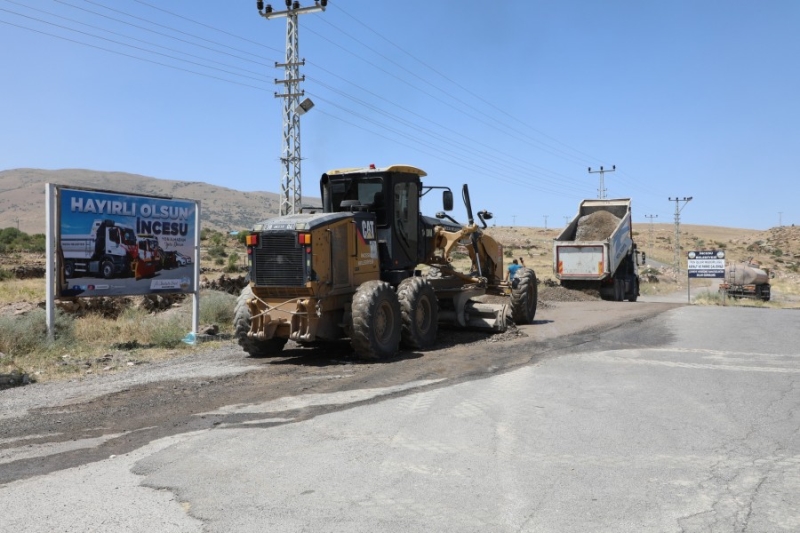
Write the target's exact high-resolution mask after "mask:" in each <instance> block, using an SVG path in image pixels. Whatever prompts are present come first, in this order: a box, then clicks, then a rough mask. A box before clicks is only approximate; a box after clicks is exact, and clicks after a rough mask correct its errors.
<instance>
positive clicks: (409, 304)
mask: <svg viewBox="0 0 800 533" xmlns="http://www.w3.org/2000/svg"><path fill="white" fill-rule="evenodd" d="M397 298H398V300H399V301H400V316H401V318H402V329H401V332H400V342H401V343H402V344H403V346H406V347H408V348H412V349H416V350H425V349H427V348H430V347H431V346H433V344H434V343H435V342H436V333H437V332H438V330H439V305H438V303H437V300H436V291H434V290H433V287H432V286H431V284H430V283H429V282H428V281H427V280H425V279H424V278H420V277H413V278H406V279H404V280H403V281H401V282H400V285H399V286H398V287H397Z"/></svg>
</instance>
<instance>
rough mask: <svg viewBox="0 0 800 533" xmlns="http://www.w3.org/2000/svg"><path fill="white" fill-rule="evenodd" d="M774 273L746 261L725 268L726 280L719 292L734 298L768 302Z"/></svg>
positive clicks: (721, 284)
mask: <svg viewBox="0 0 800 533" xmlns="http://www.w3.org/2000/svg"><path fill="white" fill-rule="evenodd" d="M771 276H772V273H771V272H769V271H768V270H766V269H762V268H759V267H758V266H757V265H755V264H753V263H751V262H749V261H746V262H742V263H734V264H731V265H728V266H726V267H725V280H724V281H723V282H722V283H720V284H719V292H720V293H724V294H727V295H728V296H731V297H733V298H753V299H757V300H763V301H765V302H768V301H769V299H770V296H771V295H770V285H769V280H770V277H771Z"/></svg>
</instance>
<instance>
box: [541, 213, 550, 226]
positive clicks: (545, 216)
mask: <svg viewBox="0 0 800 533" xmlns="http://www.w3.org/2000/svg"><path fill="white" fill-rule="evenodd" d="M542 216H543V217H544V229H547V217H549V216H550V215H542Z"/></svg>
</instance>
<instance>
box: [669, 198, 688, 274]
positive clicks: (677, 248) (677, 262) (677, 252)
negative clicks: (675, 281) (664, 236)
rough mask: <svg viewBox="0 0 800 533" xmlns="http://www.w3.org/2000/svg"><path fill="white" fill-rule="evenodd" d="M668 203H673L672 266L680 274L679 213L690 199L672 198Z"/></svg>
mask: <svg viewBox="0 0 800 533" xmlns="http://www.w3.org/2000/svg"><path fill="white" fill-rule="evenodd" d="M669 201H670V202H675V259H674V261H673V262H674V264H675V268H676V269H677V270H678V272H680V270H681V211H683V208H684V207H686V204H688V203H689V202H691V201H692V197H691V196H689V197H688V198H687V197H686V196H684V197H683V198H672V197H670V199H669ZM680 202H683V206H682V207H679V206H678V204H679V203H680Z"/></svg>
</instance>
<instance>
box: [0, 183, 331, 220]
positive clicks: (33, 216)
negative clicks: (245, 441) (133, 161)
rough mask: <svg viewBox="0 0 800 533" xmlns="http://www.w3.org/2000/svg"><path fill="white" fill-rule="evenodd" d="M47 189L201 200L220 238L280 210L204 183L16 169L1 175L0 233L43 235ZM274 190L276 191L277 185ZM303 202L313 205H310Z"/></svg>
mask: <svg viewBox="0 0 800 533" xmlns="http://www.w3.org/2000/svg"><path fill="white" fill-rule="evenodd" d="M46 183H54V184H58V185H67V186H72V187H87V188H92V189H101V190H108V191H115V192H124V193H133V194H145V195H153V196H168V197H174V198H186V199H190V200H200V217H201V222H202V224H203V227H205V228H209V229H214V230H218V231H223V232H227V231H231V230H241V229H246V228H248V227H250V226H252V224H253V223H254V222H257V221H259V220H263V219H264V218H267V217H269V216H272V215H275V214H277V213H278V210H279V207H280V203H279V198H278V195H277V194H275V193H269V192H242V191H237V190H234V189H228V188H225V187H219V186H217V185H210V184H208V183H201V182H186V181H171V180H162V179H157V178H151V177H147V176H139V175H136V174H126V173H124V172H102V171H95V170H80V169H67V170H39V169H28V168H21V169H14V170H4V171H0V228H7V227H19V229H20V230H21V231H24V232H25V233H30V234H33V233H44V232H45V184H46ZM232 184H235V182H232ZM271 185H272V184H271ZM274 185H275V187H276V188H277V185H278V183H277V181H276V182H275V183H274ZM308 201H309V202H310V203H318V200H315V199H309V200H308Z"/></svg>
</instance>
